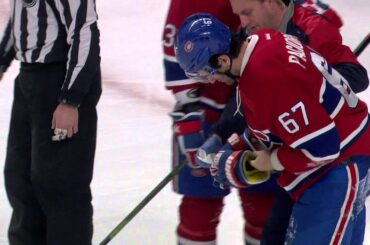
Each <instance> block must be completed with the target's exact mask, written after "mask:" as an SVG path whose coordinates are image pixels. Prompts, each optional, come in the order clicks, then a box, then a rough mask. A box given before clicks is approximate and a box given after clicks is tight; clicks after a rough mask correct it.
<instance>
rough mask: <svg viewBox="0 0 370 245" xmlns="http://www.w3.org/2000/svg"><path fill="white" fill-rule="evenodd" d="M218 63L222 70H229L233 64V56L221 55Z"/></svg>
mask: <svg viewBox="0 0 370 245" xmlns="http://www.w3.org/2000/svg"><path fill="white" fill-rule="evenodd" d="M217 63H218V66H219V67H220V70H222V71H228V70H229V69H230V65H231V58H230V56H229V55H227V54H222V55H219V56H218V58H217Z"/></svg>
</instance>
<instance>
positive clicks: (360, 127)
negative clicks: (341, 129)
mask: <svg viewBox="0 0 370 245" xmlns="http://www.w3.org/2000/svg"><path fill="white" fill-rule="evenodd" d="M368 118H369V116H367V117H365V118H364V120H362V122H361V124H360V126H359V127H358V128H357V129H356V130H353V131H352V133H351V134H350V135H348V136H347V138H345V139H344V140H342V142H340V149H343V147H345V146H346V145H347V144H348V143H349V142H350V141H351V140H353V139H354V138H355V137H357V136H358V134H359V133H360V132H361V130H363V129H364V128H365V126H366V124H367V121H368Z"/></svg>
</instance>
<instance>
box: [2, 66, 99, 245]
mask: <svg viewBox="0 0 370 245" xmlns="http://www.w3.org/2000/svg"><path fill="white" fill-rule="evenodd" d="M65 72H66V67H65V64H61V63H53V64H22V65H21V69H20V73H19V75H18V76H17V78H16V80H15V85H14V101H13V107H12V114H11V122H10V131H9V136H8V147H7V156H6V162H5V170H4V174H5V187H6V191H7V195H8V199H9V202H10V205H11V206H12V208H13V213H12V217H11V222H10V226H9V232H8V235H9V242H10V244H11V245H43V244H48V245H59V244H60V245H85V244H91V240H92V234H93V225H92V214H93V208H92V205H91V200H92V197H91V190H90V182H91V179H92V175H93V165H94V153H95V145H96V130H97V114H96V104H97V103H98V100H99V98H100V94H101V77H100V70H98V71H96V74H95V75H94V76H93V77H94V78H93V80H94V81H93V84H92V85H91V87H90V89H89V93H88V94H87V95H86V97H85V98H84V100H83V102H82V104H81V106H80V107H79V109H78V111H79V131H78V133H77V134H75V135H74V136H73V137H72V138H70V139H66V140H64V141H59V142H58V141H57V142H54V141H52V140H51V138H52V135H53V130H52V129H51V121H52V116H53V112H54V110H55V109H56V107H57V105H58V104H59V103H58V101H57V100H58V98H59V95H60V88H61V86H62V83H63V81H64V77H65Z"/></svg>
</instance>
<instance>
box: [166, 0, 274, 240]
mask: <svg viewBox="0 0 370 245" xmlns="http://www.w3.org/2000/svg"><path fill="white" fill-rule="evenodd" d="M200 11H203V12H210V13H212V14H214V15H215V16H217V17H218V18H219V19H221V20H222V21H223V22H224V23H226V24H227V25H228V26H229V27H230V28H231V29H232V30H236V29H237V28H238V27H239V25H240V22H239V18H238V16H237V15H234V14H233V13H232V10H231V6H230V3H229V1H228V0H202V1H198V0H188V1H184V0H172V1H171V4H170V8H169V12H168V16H167V21H166V24H165V29H164V33H163V50H164V53H165V57H164V67H165V78H166V88H167V89H170V90H171V91H172V92H173V94H174V97H175V99H176V106H175V108H174V111H173V112H172V113H170V115H171V117H172V118H173V149H172V151H173V164H174V165H177V164H179V163H181V162H183V161H187V165H188V166H186V167H185V168H184V169H183V171H182V172H181V173H180V174H179V176H178V177H176V179H175V181H174V189H175V191H176V192H177V193H179V194H181V195H183V198H182V200H181V204H180V207H179V220H180V222H179V224H178V227H177V236H178V243H179V244H181V245H186V244H195V243H196V244H207V245H211V244H216V229H217V225H218V223H219V217H220V214H221V212H222V208H223V198H224V196H226V195H227V194H228V193H229V192H230V191H229V190H221V189H219V188H217V187H215V186H214V185H213V178H212V176H211V175H210V174H209V171H208V170H205V169H203V168H200V167H199V166H198V165H197V164H196V162H195V160H194V157H195V153H196V151H197V149H198V147H199V146H201V145H202V144H203V143H204V141H205V140H206V138H207V137H208V136H209V135H210V132H211V131H212V126H213V124H214V123H215V122H216V121H218V120H219V116H220V114H221V112H222V111H223V108H224V107H225V104H226V103H227V101H228V99H229V97H230V94H231V93H233V92H234V91H235V88H234V86H230V85H225V84H224V83H221V82H215V83H214V84H207V83H204V82H203V81H201V80H197V79H191V78H188V77H187V76H186V75H185V73H184V71H183V70H182V69H181V68H180V66H179V65H178V63H177V60H176V57H175V54H174V41H175V37H176V32H177V29H178V28H179V27H180V25H181V24H182V23H183V21H184V20H185V19H186V17H188V16H189V15H191V14H193V13H196V12H200ZM273 188H276V187H273ZM239 195H240V199H241V204H242V209H243V214H244V217H245V219H246V220H247V221H246V222H245V228H244V234H245V240H246V243H247V244H258V242H259V239H260V237H261V235H262V229H263V226H264V224H265V220H266V219H267V216H268V213H269V211H270V208H271V206H272V203H273V200H274V196H275V195H274V191H270V190H268V193H267V194H266V193H260V192H255V193H252V194H249V195H247V193H246V192H245V191H240V192H239ZM256 206H258V208H259V211H258V212H255V209H254V208H255V207H256ZM221 234H222V232H221Z"/></svg>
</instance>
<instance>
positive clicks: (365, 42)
mask: <svg viewBox="0 0 370 245" xmlns="http://www.w3.org/2000/svg"><path fill="white" fill-rule="evenodd" d="M369 42H370V32H369V33H368V34H367V36H366V37H365V38H364V39H363V40H362V41H361V42H360V44H359V45H358V46H357V47H356V48H355V50H354V51H353V53H354V54H355V55H356V56H357V57H358V56H359V55H360V54H361V53H362V51H364V50H365V48H366V47H367V45H369Z"/></svg>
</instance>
